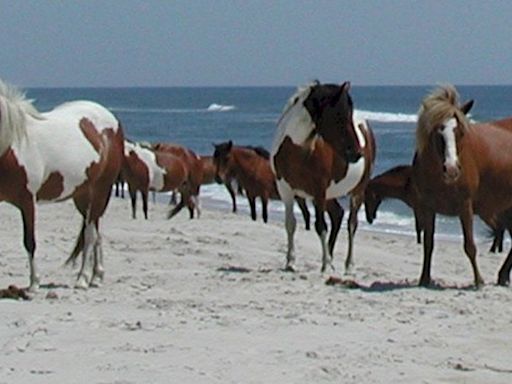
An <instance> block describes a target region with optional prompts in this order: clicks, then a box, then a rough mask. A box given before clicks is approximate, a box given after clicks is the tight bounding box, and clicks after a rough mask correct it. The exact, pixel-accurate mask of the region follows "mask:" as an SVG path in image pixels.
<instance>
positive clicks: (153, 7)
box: [0, 0, 512, 87]
mask: <svg viewBox="0 0 512 384" xmlns="http://www.w3.org/2000/svg"><path fill="white" fill-rule="evenodd" d="M0 52H1V53H0V77H2V78H3V79H4V80H6V81H8V82H10V83H14V84H17V85H20V86H55V87H58V86H141V85H147V86H182V85H185V86H189V85H190V86H201V85H206V86H209V85H298V84H304V83H305V82H308V81H310V80H313V79H319V80H321V81H323V82H327V81H329V82H340V81H343V80H351V81H352V83H353V84H356V85H380V84H392V85H395V84H396V85H403V84H437V83H440V82H452V83H455V84H512V1H509V0H504V1H489V0H461V1H447V0H445V1H440V0H439V1H433V0H431V1H429V0H421V1H405V0H395V1H393V0H389V1H388V0H375V1H360V0H350V1H341V0H339V1H321V0H311V1H303V0H259V1H252V0H231V1H225V0H209V1H206V0H185V1H171V0H169V1H163V0H162V1H160V0H141V1H135V0H116V1H108V0H87V1H72V0H66V1H47V0H31V1H28V0H17V1H11V0H0Z"/></svg>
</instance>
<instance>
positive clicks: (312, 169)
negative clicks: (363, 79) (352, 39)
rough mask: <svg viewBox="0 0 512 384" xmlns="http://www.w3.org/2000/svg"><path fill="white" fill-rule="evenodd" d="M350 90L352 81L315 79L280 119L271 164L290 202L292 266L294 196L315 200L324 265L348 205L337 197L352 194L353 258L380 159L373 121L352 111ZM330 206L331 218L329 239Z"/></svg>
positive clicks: (289, 265)
mask: <svg viewBox="0 0 512 384" xmlns="http://www.w3.org/2000/svg"><path fill="white" fill-rule="evenodd" d="M349 90H350V83H349V82H346V83H344V84H342V85H341V86H340V85H335V84H320V83H318V82H315V83H313V84H311V85H309V86H307V87H304V88H301V89H299V90H298V91H297V92H296V93H295V94H294V95H293V96H292V97H291V98H290V99H289V101H288V103H287V105H286V106H285V108H284V111H283V114H282V115H281V118H280V119H279V122H278V127H277V133H276V136H275V139H274V142H273V145H272V150H271V165H272V168H273V171H274V173H275V175H276V178H277V187H278V190H279V194H280V195H281V199H282V200H283V202H284V204H285V226H286V231H287V235H288V251H287V255H286V269H287V270H294V264H295V254H294V252H295V250H294V239H293V237H294V233H295V228H296V219H295V216H294V213H293V202H294V197H295V196H300V197H303V198H309V199H312V200H313V203H314V206H315V215H316V219H315V229H316V232H317V234H318V236H319V238H320V242H321V246H322V269H321V270H322V271H325V269H326V268H327V267H328V266H331V267H332V254H333V250H334V244H335V242H336V238H337V235H338V232H339V229H340V227H341V220H342V216H343V210H342V208H341V206H340V204H339V203H338V201H337V198H338V197H340V196H344V195H350V196H351V199H350V216H349V225H348V232H349V246H348V254H347V259H346V261H345V266H346V268H347V269H348V267H350V264H351V262H352V249H353V247H352V243H353V237H354V234H355V230H356V228H357V211H358V210H359V207H360V206H361V204H362V202H363V199H364V189H365V187H366V184H367V183H368V180H369V178H370V174H371V171H372V169H373V163H374V161H375V139H374V137H373V133H372V131H371V129H370V127H369V125H368V123H367V122H366V121H364V120H361V119H358V118H357V117H356V116H354V115H353V102H352V98H351V97H350V95H349ZM326 210H327V212H328V214H329V216H330V218H331V232H330V235H329V240H328V242H327V239H326V237H327V224H326V222H325V218H324V212H325V211H326Z"/></svg>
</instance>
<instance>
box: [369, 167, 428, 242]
mask: <svg viewBox="0 0 512 384" xmlns="http://www.w3.org/2000/svg"><path fill="white" fill-rule="evenodd" d="M388 198H392V199H398V200H401V201H403V202H404V203H405V204H407V205H408V206H409V207H411V208H412V210H413V211H414V222H415V228H416V242H417V243H418V244H421V233H422V232H423V219H422V217H421V212H420V211H419V203H418V194H417V192H416V189H415V188H414V186H413V185H412V166H410V165H399V166H396V167H393V168H391V169H389V170H387V171H385V172H383V173H381V174H380V175H378V176H375V177H374V178H372V179H371V180H370V181H369V183H368V186H367V187H366V192H365V195H364V207H365V212H366V220H367V221H368V222H369V223H370V224H372V223H373V221H374V220H375V218H376V217H377V209H378V208H379V206H380V204H381V203H382V201H383V200H385V199H388Z"/></svg>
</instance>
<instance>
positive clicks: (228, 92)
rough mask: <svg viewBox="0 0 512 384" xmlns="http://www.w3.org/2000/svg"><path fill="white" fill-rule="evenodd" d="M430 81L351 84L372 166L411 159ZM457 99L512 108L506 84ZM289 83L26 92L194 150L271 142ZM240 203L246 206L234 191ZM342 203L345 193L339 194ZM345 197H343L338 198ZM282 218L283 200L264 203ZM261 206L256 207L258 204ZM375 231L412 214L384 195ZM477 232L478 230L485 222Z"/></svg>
mask: <svg viewBox="0 0 512 384" xmlns="http://www.w3.org/2000/svg"><path fill="white" fill-rule="evenodd" d="M431 89H432V87H431V86H419V87H417V86H414V87H402V86H400V87H395V86H379V87H358V86H353V87H352V91H351V94H352V97H353V100H354V103H355V108H356V109H357V110H358V111H360V112H361V113H362V115H363V116H364V117H366V118H367V119H368V120H369V121H370V124H371V126H372V128H373V130H374V133H375V136H376V140H377V162H376V168H375V173H374V175H376V174H379V173H381V172H383V171H385V170H387V169H389V168H391V167H393V166H396V165H399V164H410V162H411V159H412V154H413V148H414V129H415V121H416V112H417V110H418V107H419V105H420V102H421V100H422V98H423V97H424V95H425V94H426V93H427V92H429V91H430V90H431ZM458 90H459V92H460V94H461V97H462V99H463V100H466V99H470V98H472V99H475V101H476V104H475V106H474V107H473V110H472V118H473V119H474V120H476V121H484V120H491V119H498V118H501V117H505V116H509V115H512V86H462V87H458ZM294 92H295V88H294V87H208V88H200V87H197V88H48V89H47V88H34V89H28V90H27V96H28V97H29V98H31V99H35V105H36V106H37V108H38V109H39V110H41V111H46V110H49V109H51V108H53V107H54V106H56V105H58V104H60V103H62V102H65V101H69V100H74V99H90V100H94V101H97V102H99V103H101V104H103V105H105V106H106V107H108V108H109V109H110V110H112V111H113V112H114V113H115V114H116V115H117V116H118V117H119V119H120V120H121V122H122V124H123V126H124V129H125V133H126V136H127V137H128V138H129V139H131V140H135V141H149V142H155V141H171V142H175V143H179V144H182V145H185V146H187V147H189V148H191V149H193V150H194V151H195V152H196V153H198V154H211V153H212V143H217V142H221V141H226V140H233V141H234V142H235V143H236V144H241V145H245V144H250V145H262V146H264V147H266V148H270V145H271V143H272V139H273V135H274V132H275V129H276V121H277V119H278V118H279V116H280V113H281V110H282V108H283V106H284V104H285V103H286V101H287V100H288V98H289V97H290V96H291V95H292V94H293V93H294ZM201 195H202V196H204V199H203V204H207V205H211V206H215V207H218V208H219V209H226V210H228V209H229V207H230V203H229V196H228V194H227V192H226V191H225V190H224V188H223V187H221V186H218V185H209V186H206V187H202V190H201ZM238 200H239V204H240V206H241V210H242V211H244V210H247V203H246V201H245V198H243V197H240V198H239V199H238ZM342 202H343V200H342ZM344 203H345V202H344ZM270 209H271V211H272V214H273V215H274V217H282V212H283V209H282V204H281V203H279V202H275V203H273V204H272V205H271V207H270ZM258 210H259V207H258ZM360 223H361V226H362V227H364V228H367V229H373V230H377V231H386V232H396V233H406V234H412V233H413V231H414V225H413V218H412V213H411V211H410V210H409V208H408V207H407V206H405V205H404V204H403V203H401V202H398V201H392V200H389V201H385V202H384V203H383V204H382V206H381V211H380V212H379V215H378V218H377V220H376V222H375V224H374V225H373V226H369V225H368V224H366V222H365V220H364V214H363V210H361V212H360ZM437 231H438V232H440V233H442V234H443V235H444V236H448V237H457V236H460V229H459V224H458V222H457V220H455V219H453V218H445V217H441V218H438V227H437ZM477 232H478V233H479V235H480V236H481V237H483V236H484V231H483V227H482V226H481V225H477Z"/></svg>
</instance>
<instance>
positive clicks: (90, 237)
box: [75, 221, 97, 289]
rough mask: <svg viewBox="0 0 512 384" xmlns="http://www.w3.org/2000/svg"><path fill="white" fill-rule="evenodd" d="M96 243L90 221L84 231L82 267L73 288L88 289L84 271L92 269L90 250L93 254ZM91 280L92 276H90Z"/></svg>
mask: <svg viewBox="0 0 512 384" xmlns="http://www.w3.org/2000/svg"><path fill="white" fill-rule="evenodd" d="M96 241H97V230H96V227H95V225H94V223H92V222H91V221H89V222H88V223H87V224H86V226H85V230H84V247H83V252H82V265H81V267H80V271H79V272H78V277H77V279H76V283H75V288H80V289H87V288H88V287H89V282H90V280H89V278H88V275H87V272H86V269H92V267H93V266H92V261H93V260H92V258H91V256H90V254H91V250H92V252H94V246H95V243H96ZM91 278H92V275H91Z"/></svg>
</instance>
